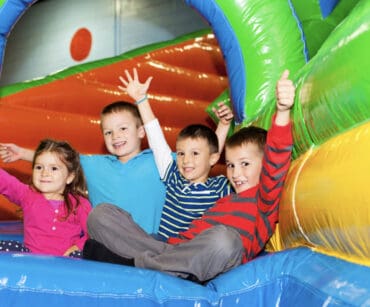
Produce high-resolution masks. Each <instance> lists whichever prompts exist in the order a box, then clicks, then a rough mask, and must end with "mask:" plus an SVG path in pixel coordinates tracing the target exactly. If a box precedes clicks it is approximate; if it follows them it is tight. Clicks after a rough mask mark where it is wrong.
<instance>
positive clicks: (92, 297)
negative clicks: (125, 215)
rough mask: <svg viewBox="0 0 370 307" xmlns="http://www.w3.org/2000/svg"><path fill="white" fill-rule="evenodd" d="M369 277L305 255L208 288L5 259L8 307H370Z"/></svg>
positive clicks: (2, 288) (0, 258)
mask: <svg viewBox="0 0 370 307" xmlns="http://www.w3.org/2000/svg"><path fill="white" fill-rule="evenodd" d="M369 276H370V269H369V268H364V267H360V266H358V265H354V264H351V263H347V262H344V261H342V260H339V259H337V258H333V257H328V256H325V255H320V254H317V253H315V252H312V251H311V250H309V249H308V248H298V249H294V250H287V251H284V252H280V253H276V254H269V255H265V256H262V257H259V258H258V259H256V260H255V261H252V262H250V263H248V264H246V265H242V266H240V267H238V268H236V269H234V270H232V271H230V272H228V273H227V274H224V275H221V276H219V277H218V278H216V279H214V280H213V281H212V282H210V283H208V284H207V285H205V286H201V285H198V284H195V283H192V282H190V281H185V280H182V279H179V278H176V277H172V276H170V275H166V274H163V273H159V272H155V271H150V270H143V269H137V268H132V267H125V266H120V265H114V264H107V263H99V262H93V261H87V260H76V259H68V258H63V257H49V256H35V255H30V254H6V253H3V254H0V302H1V306H17V307H22V306H27V307H28V306H30V304H31V306H68V305H71V306H80V307H83V306H86V307H91V306H110V307H114V306H176V307H178V306H197V307H198V306H199V307H201V306H310V307H311V306H369V304H370V301H369V294H370V292H369Z"/></svg>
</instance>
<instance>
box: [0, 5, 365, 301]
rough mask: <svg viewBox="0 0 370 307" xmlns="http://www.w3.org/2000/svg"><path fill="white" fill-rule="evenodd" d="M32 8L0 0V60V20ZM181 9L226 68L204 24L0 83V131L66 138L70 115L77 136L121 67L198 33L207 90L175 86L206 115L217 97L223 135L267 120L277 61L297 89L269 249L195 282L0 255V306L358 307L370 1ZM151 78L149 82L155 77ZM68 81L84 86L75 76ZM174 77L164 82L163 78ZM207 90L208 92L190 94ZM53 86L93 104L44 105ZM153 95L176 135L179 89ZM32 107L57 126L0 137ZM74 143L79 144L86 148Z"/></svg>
mask: <svg viewBox="0 0 370 307" xmlns="http://www.w3.org/2000/svg"><path fill="white" fill-rule="evenodd" d="M33 2H35V1H30V0H28V1H27V0H23V1H20V0H19V1H17V0H12V1H10V0H5V1H4V0H3V1H0V56H1V57H3V52H4V48H5V44H6V39H7V37H8V35H9V33H10V31H11V28H12V27H13V25H14V24H15V23H16V21H17V20H18V19H19V18H20V17H21V15H22V14H23V13H24V12H25V10H26V9H27V8H28V7H29V6H30V5H31V4H32V3H33ZM186 3H187V4H188V5H190V6H192V7H194V8H195V9H196V10H197V11H198V12H199V13H200V14H201V15H203V16H204V18H205V19H206V20H207V21H208V22H209V23H210V25H211V27H212V29H213V32H214V34H215V36H216V38H217V40H218V43H219V46H220V48H221V52H222V56H223V58H224V60H225V65H226V70H225V69H224V66H223V63H222V56H221V54H220V52H219V50H218V49H217V46H216V45H217V44H216V43H215V41H214V38H213V37H212V35H211V34H209V33H207V32H204V33H197V34H194V35H191V36H187V37H183V38H179V39H178V40H175V41H172V42H167V43H164V44H158V45H156V46H151V47H150V48H142V49H140V50H135V51H133V52H131V53H128V54H125V55H122V56H121V57H117V58H114V59H105V60H102V61H97V62H94V63H89V64H85V65H81V66H79V67H73V68H70V69H67V70H65V71H63V72H61V73H59V74H56V75H52V76H48V77H46V78H45V79H42V80H38V81H30V82H27V83H21V84H16V85H11V86H8V87H4V88H2V89H0V90H1V91H0V110H1V114H2V118H1V119H0V127H1V129H0V139H3V138H4V137H11V139H10V140H12V141H17V142H19V143H22V144H25V145H30V146H31V145H34V142H37V140H38V139H39V138H40V135H41V133H45V131H48V133H51V134H53V135H55V136H56V137H61V136H63V137H67V136H69V135H70V136H71V137H72V131H71V128H68V126H71V123H73V125H75V126H74V127H75V128H76V127H77V129H80V128H81V130H80V131H81V132H83V133H91V132H93V134H94V133H96V130H97V123H96V117H94V115H93V112H95V114H97V113H98V109H100V107H101V103H103V104H105V102H106V101H109V100H111V99H112V97H118V96H119V94H117V93H116V92H115V91H114V90H113V89H114V88H115V87H116V84H115V82H116V81H115V80H116V79H117V75H118V74H119V73H118V68H117V67H118V66H119V65H122V61H125V65H127V66H128V67H133V66H135V65H140V67H142V68H143V70H144V71H145V74H148V75H149V74H152V73H153V70H149V67H151V65H150V63H148V62H147V61H145V60H144V59H143V58H144V57H143V54H144V53H147V54H150V58H151V59H153V58H154V59H156V60H158V59H159V58H160V59H161V60H162V59H163V54H162V53H161V52H160V50H163V48H171V46H174V45H178V44H179V45H180V46H181V47H184V46H188V44H195V45H196V44H197V43H198V46H199V39H200V40H201V42H202V43H204V44H209V45H207V46H210V45H211V46H213V47H214V48H211V49H212V50H215V51H212V54H210V53H209V52H208V51H207V52H205V50H209V49H210V48H198V49H197V48H195V49H196V51H195V52H196V56H194V54H189V55H188V56H189V58H191V59H192V60H194V59H196V58H199V57H201V56H205V58H206V59H209V58H214V55H215V54H216V55H217V56H216V63H217V65H216V68H215V66H213V65H211V64H210V63H209V62H208V63H206V64H204V62H207V61H197V65H201V63H203V64H204V65H203V66H202V65H201V66H202V70H206V71H207V72H208V73H209V75H210V76H212V78H210V81H209V82H210V83H207V84H206V83H202V82H204V81H201V80H199V82H200V84H196V83H195V82H194V79H191V78H190V79H191V80H188V83H189V84H192V85H191V89H192V91H193V93H194V95H195V98H194V97H193V98H192V100H191V103H190V105H192V107H191V108H190V109H187V110H188V112H189V113H191V114H192V116H199V117H198V118H199V120H205V119H204V118H203V117H202V115H201V114H202V112H201V110H202V109H203V110H204V108H205V107H206V106H207V105H208V104H209V103H210V102H212V101H218V100H219V99H225V100H228V99H229V96H230V97H231V103H232V106H233V110H234V113H235V118H236V124H237V127H236V129H237V128H238V126H242V125H249V124H256V125H260V126H264V127H266V128H267V127H268V125H269V121H270V118H271V115H272V112H273V105H274V98H273V95H274V86H275V82H276V80H277V78H278V77H279V75H280V73H281V71H282V70H283V69H285V68H289V69H290V70H291V72H292V74H293V78H294V80H295V82H296V84H297V99H296V103H295V107H294V112H293V120H294V139H295V147H294V159H295V160H294V162H293V165H292V168H291V171H290V173H289V177H288V180H287V183H286V189H285V192H284V194H283V198H282V202H281V209H280V226H279V231H278V232H277V233H276V235H275V236H274V238H273V239H272V240H271V242H270V244H269V250H271V251H274V252H273V253H270V254H267V255H265V256H261V257H259V258H257V259H256V260H255V261H252V262H250V263H248V264H246V265H242V266H240V267H239V268H236V269H234V270H232V271H230V272H228V273H226V274H223V275H221V276H219V277H217V278H215V279H214V280H213V281H211V282H209V283H208V284H207V285H204V286H200V285H196V284H194V283H191V282H188V281H184V280H179V279H177V278H173V277H171V276H167V275H165V274H162V273H159V272H153V271H150V270H140V269H136V268H126V267H122V266H116V265H110V264H103V263H94V262H89V261H76V260H72V259H64V258H58V257H48V256H34V255H20V254H2V255H0V299H1V302H6V305H7V306H13V305H16V306H26V305H29V304H30V302H32V304H34V305H45V302H47V304H48V305H53V306H64V305H66V304H76V305H79V306H88V305H90V306H91V305H109V306H116V305H117V306H119V305H120V306H121V305H128V306H131V305H132V306H136V305H138V306H139V305H140V306H157V305H163V306H188V305H189V306H190V305H191V306H194V305H197V306H233V305H240V306H245V305H247V304H251V305H253V306H269V305H281V306H296V305H299V306H321V305H325V306H340V305H353V306H368V305H369V301H370V288H369V277H368V276H370V274H369V273H370V268H369V266H370V242H369V241H370V235H369V234H370V232H369V227H370V226H369V225H370V215H369V209H368V208H369V205H370V196H369V194H368V193H367V190H366V188H367V187H366V186H365V185H366V183H367V182H368V179H369V175H368V173H369V171H368V170H370V160H369V159H368V157H367V156H368V154H367V153H368V152H369V149H370V145H369V144H370V142H369V139H370V135H369V134H370V127H369V115H370V114H369V112H370V101H369V98H368V97H370V86H369V84H370V82H369V77H368V73H367V71H368V69H369V68H370V60H369V57H368V56H367V49H368V47H369V45H370V30H369V29H370V19H369V16H370V2H369V1H366V0H358V1H346V0H342V1H339V0H338V1H334V0H332V1H319V0H308V1H304V3H303V2H302V1H299V0H296V1H294V0H291V1H289V0H279V1H268V0H258V1H257V0H254V1H253V0H244V1H243V0H242V1H241V0H238V1H236V0H235V1H233V0H212V1H211V0H210V1H202V0H186ZM321 29H323V30H322V31H321ZM199 37H200V38H199ZM192 46H194V45H192ZM174 49H176V48H174ZM184 49H186V48H184ZM188 49H189V48H188ZM185 58H186V59H184V58H183V59H180V60H179V61H180V62H181V63H182V64H181V67H186V69H187V71H188V70H189V65H190V66H192V64H189V63H191V62H192V60H189V58H187V57H186V56H185ZM167 63H168V65H171V64H170V63H169V62H167ZM172 64H174V65H175V64H177V65H178V63H173V62H172ZM130 65H131V66H130ZM192 68H193V67H192ZM216 71H217V73H216ZM226 71H227V74H226ZM84 73H85V74H84ZM157 73H158V76H159V77H160V76H161V75H162V76H163V74H165V72H163V71H161V72H157ZM77 74H78V78H76V75H77ZM88 75H90V76H93V77H92V79H88V78H87V76H88ZM180 75H181V73H180ZM184 75H185V74H182V75H181V82H184ZM187 75H188V74H187ZM226 76H227V78H228V81H229V82H227V79H226ZM81 78H82V79H83V82H82V83H83V84H84V86H82V85H81V82H80V83H79V82H78V81H77V80H81ZM173 79H174V81H173V82H175V81H176V78H173ZM184 84H187V82H184ZM206 85H207V86H209V87H207V88H212V89H214V90H213V91H211V92H204V91H201V90H200V89H201V88H205V86H206ZM210 85H211V86H210ZM227 85H229V88H228V89H227ZM65 86H74V88H75V89H79V90H80V91H81V92H82V93H83V95H86V97H88V99H90V98H92V97H93V96H95V95H96V94H97V93H98V95H97V98H96V99H99V100H100V104H99V103H92V106H93V107H92V109H91V108H89V109H88V108H86V107H84V106H83V103H82V104H80V105H79V108H78V109H74V108H76V105H75V104H73V103H71V104H70V105H68V104H65V105H62V106H61V105H59V104H58V101H57V100H56V101H52V102H50V100H47V101H49V102H45V101H46V100H45V95H46V96H47V95H49V96H47V97H48V99H50V88H52V89H53V91H54V93H55V91H57V93H58V94H60V95H61V96H63V95H64V92H65V91H63V89H64V88H65ZM189 87H190V85H189ZM166 90H167V89H164V88H163V87H161V86H160V85H156V87H155V88H154V91H153V99H154V101H156V102H155V103H156V107H157V110H158V112H159V113H158V114H159V115H158V116H160V112H163V113H162V116H163V117H164V118H165V117H166V114H170V112H174V113H171V114H174V115H173V117H174V118H176V120H174V119H173V118H172V117H171V118H169V121H168V122H167V123H166V125H168V127H171V128H172V131H173V132H174V133H176V131H177V130H176V129H177V127H176V126H175V123H174V122H175V121H179V120H178V119H179V118H184V116H176V115H175V114H176V112H175V109H177V107H179V110H181V111H180V113H179V114H182V115H184V114H186V112H185V113H184V112H183V110H184V109H181V108H183V106H181V104H182V101H183V97H184V95H185V93H179V92H177V93H173V92H172V93H170V94H168V93H167V92H166ZM184 92H185V91H184ZM102 93H108V94H107V95H108V96H105V95H104V94H102ZM229 93H230V95H229ZM81 95H82V94H81ZM163 97H165V98H168V97H170V98H171V99H173V101H174V102H175V103H176V105H175V106H176V108H173V109H169V110H166V111H161V110H163V106H164V105H163V103H160V101H163ZM25 98H26V99H25ZM68 98H70V99H72V97H68ZM80 98H81V97H79V100H81V99H80ZM43 99H44V100H43ZM63 99H65V96H63ZM37 103H39V104H37ZM53 103H54V104H53ZM180 106H181V107H180ZM45 107H48V108H50V109H51V111H48V112H47V113H48V116H49V117H53V120H59V122H60V125H59V126H60V129H59V130H58V129H56V130H52V129H49V128H47V126H46V125H47V121H46V124H45V125H44V126H42V125H38V124H35V126H34V130H35V131H37V133H34V135H32V136H31V137H30V139H27V140H22V139H20V137H19V136H18V135H17V134H16V133H14V135H10V136H9V135H8V134H5V133H4V132H1V131H12V129H9V128H12V127H13V126H12V125H14V123H12V121H15V120H16V119H17V118H18V116H19V117H22V120H23V121H24V120H25V119H27V117H30V116H31V115H32V117H33V118H32V122H33V123H35V122H36V123H39V122H40V121H37V120H36V121H35V118H36V119H39V120H40V119H45V118H47V117H46V112H43V110H42V108H45ZM71 113H72V114H71ZM67 114H68V115H67ZM83 114H84V115H83ZM167 118H168V117H167ZM185 121H186V120H184V121H181V123H180V125H183V124H184V123H185ZM44 123H45V121H44ZM17 127H19V129H24V128H22V127H20V126H17ZM29 127H30V125H27V129H28V130H29ZM45 129H48V130H45ZM169 130H171V129H169ZM13 131H14V129H13ZM20 135H22V133H20ZM169 137H170V139H171V134H169ZM172 140H173V138H172ZM27 142H28V143H27ZM81 146H82V147H81V151H86V152H87V151H92V150H94V151H95V152H97V151H98V150H99V149H97V148H89V147H88V146H86V145H84V144H82V145H81ZM12 170H13V171H15V172H17V171H19V172H20V175H22V174H24V173H27V171H25V168H24V165H21V164H14V168H13V169H12ZM0 225H1V230H2V233H6V232H10V233H12V231H11V230H12V229H13V230H15V231H14V233H18V231H17V230H18V228H17V227H19V223H17V222H16V223H15V224H14V223H13V222H3V223H1V224H0ZM4 236H5V237H6V236H12V234H8V235H7V234H3V237H4ZM51 267H52V268H54V269H53V271H52V272H50V271H49V270H50V268H51ZM66 274H67V275H68V279H66Z"/></svg>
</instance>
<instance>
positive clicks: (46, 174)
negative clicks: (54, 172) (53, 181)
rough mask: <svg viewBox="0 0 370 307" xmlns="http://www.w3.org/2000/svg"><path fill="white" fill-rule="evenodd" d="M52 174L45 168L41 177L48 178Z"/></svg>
mask: <svg viewBox="0 0 370 307" xmlns="http://www.w3.org/2000/svg"><path fill="white" fill-rule="evenodd" d="M49 174H50V171H49V170H48V169H47V168H44V169H43V170H42V171H41V175H42V176H48V175H49Z"/></svg>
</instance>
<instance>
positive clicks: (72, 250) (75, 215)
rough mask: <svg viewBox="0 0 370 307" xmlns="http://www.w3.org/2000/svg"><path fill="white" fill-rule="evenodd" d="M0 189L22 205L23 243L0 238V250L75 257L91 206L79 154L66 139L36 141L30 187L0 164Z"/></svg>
mask: <svg viewBox="0 0 370 307" xmlns="http://www.w3.org/2000/svg"><path fill="white" fill-rule="evenodd" d="M2 150H4V148H2ZM5 150H6V149H5ZM0 193H1V194H2V195H3V196H5V197H6V198H7V199H9V200H10V201H11V202H13V203H15V204H17V205H19V206H20V207H21V208H22V210H23V225H24V242H23V243H21V242H18V241H13V240H11V241H9V240H6V241H4V240H3V241H0V252H11V251H18V252H32V253H38V254H49V255H56V256H72V257H81V251H82V249H83V246H84V244H85V241H86V240H87V228H86V221H87V216H88V214H89V212H90V210H91V204H90V202H89V201H88V199H87V198H86V183H85V178H84V175H83V172H82V168H81V165H80V158H79V154H78V153H77V152H76V151H75V150H74V149H73V148H72V147H71V146H70V145H69V144H68V143H67V142H63V141H55V140H50V139H46V140H43V141H41V143H40V145H39V146H38V148H37V149H36V152H35V155H34V159H33V162H32V183H31V184H30V185H27V184H24V183H22V182H21V181H19V180H18V179H17V178H15V177H14V176H12V175H10V174H8V173H7V172H6V171H4V170H3V169H1V168H0Z"/></svg>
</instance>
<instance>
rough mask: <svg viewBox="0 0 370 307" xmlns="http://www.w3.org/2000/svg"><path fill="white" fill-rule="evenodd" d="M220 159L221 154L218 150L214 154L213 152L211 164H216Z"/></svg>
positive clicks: (210, 159)
mask: <svg viewBox="0 0 370 307" xmlns="http://www.w3.org/2000/svg"><path fill="white" fill-rule="evenodd" d="M219 159H220V154H219V153H218V152H215V153H213V154H211V156H210V158H209V164H210V165H211V166H214V165H215V164H216V163H217V162H218V160H219Z"/></svg>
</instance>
